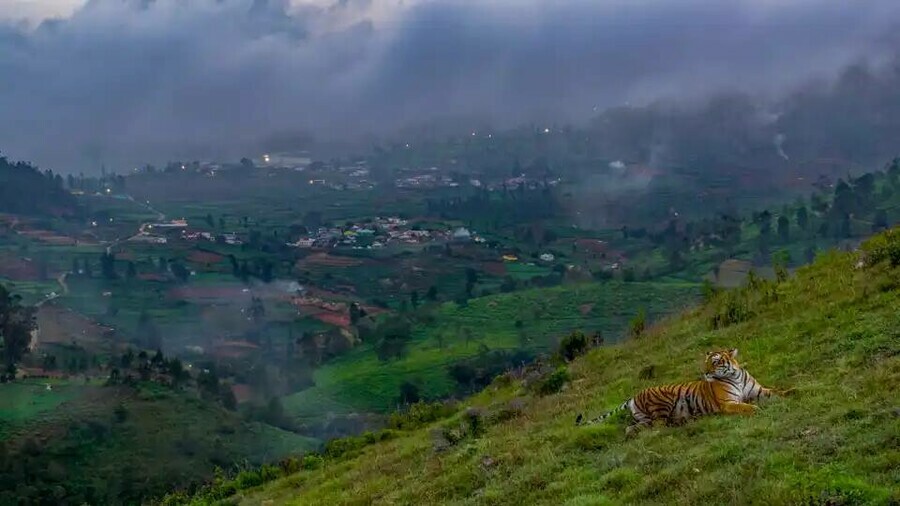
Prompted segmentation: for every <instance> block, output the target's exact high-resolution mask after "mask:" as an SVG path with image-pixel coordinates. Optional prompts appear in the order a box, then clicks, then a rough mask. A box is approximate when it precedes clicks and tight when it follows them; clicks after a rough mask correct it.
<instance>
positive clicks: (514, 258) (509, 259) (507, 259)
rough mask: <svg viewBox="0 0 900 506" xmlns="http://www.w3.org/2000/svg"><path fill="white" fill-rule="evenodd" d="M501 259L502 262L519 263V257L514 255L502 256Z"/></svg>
mask: <svg viewBox="0 0 900 506" xmlns="http://www.w3.org/2000/svg"><path fill="white" fill-rule="evenodd" d="M502 258H503V261H504V262H518V261H519V257H517V256H515V255H503V257H502Z"/></svg>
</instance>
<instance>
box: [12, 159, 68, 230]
mask: <svg viewBox="0 0 900 506" xmlns="http://www.w3.org/2000/svg"><path fill="white" fill-rule="evenodd" d="M0 212H3V213H17V214H25V215H41V216H47V215H49V216H65V215H71V214H73V213H75V212H76V204H75V199H74V198H73V197H72V195H71V194H70V193H69V192H68V191H66V190H65V189H64V187H63V179H62V177H61V176H60V175H58V174H57V175H54V174H53V172H52V171H49V170H48V171H46V172H44V173H41V172H40V171H39V170H37V169H36V168H34V167H32V166H31V165H29V164H28V163H25V162H10V161H9V160H7V159H6V157H3V156H0Z"/></svg>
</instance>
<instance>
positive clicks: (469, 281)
mask: <svg viewBox="0 0 900 506" xmlns="http://www.w3.org/2000/svg"><path fill="white" fill-rule="evenodd" d="M477 282H478V271H476V270H475V269H473V268H471V267H466V295H468V296H469V297H471V296H472V289H473V288H475V283H477Z"/></svg>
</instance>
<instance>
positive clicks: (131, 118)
mask: <svg viewBox="0 0 900 506" xmlns="http://www.w3.org/2000/svg"><path fill="white" fill-rule="evenodd" d="M0 20H2V21H0V73H2V74H3V76H4V78H3V79H2V80H0V113H2V114H3V117H4V121H3V122H2V123H0V149H2V150H3V152H4V153H5V154H6V155H8V156H10V157H11V158H13V159H18V158H22V159H28V160H32V161H34V162H36V163H37V164H39V165H41V166H44V167H52V168H54V169H55V170H61V171H79V170H83V171H90V172H93V171H96V170H98V168H99V166H100V164H105V165H107V166H108V167H111V168H114V169H116V170H127V168H129V167H131V166H135V165H138V164H142V163H147V162H155V163H158V162H161V161H164V160H170V159H181V158H187V159H223V158H234V157H239V156H243V155H245V154H252V153H255V152H257V150H259V149H262V148H261V146H264V145H265V144H266V142H267V141H269V140H271V139H273V138H279V139H295V138H296V139H304V141H302V142H301V141H298V142H297V144H298V146H297V147H305V146H303V145H308V144H309V140H308V139H310V138H313V139H316V140H317V141H320V142H334V141H339V142H345V143H347V142H360V141H365V142H371V140H373V139H395V140H396V139H397V138H398V136H401V135H402V134H401V133H400V132H401V131H403V128H404V127H410V126H411V125H424V124H430V125H454V126H457V127H461V126H464V125H469V124H471V125H491V126H494V127H504V126H511V125H517V124H522V123H527V122H546V123H555V124H561V123H567V122H579V121H584V120H586V119H588V118H590V117H591V116H593V115H595V114H597V113H598V112H599V111H601V110H603V109H604V108H607V107H610V106H615V105H621V104H626V103H630V104H643V103H648V102H652V101H655V100H659V99H666V100H676V101H681V102H690V101H693V100H696V99H698V98H703V97H705V96H708V95H710V94H712V93H716V92H720V91H743V92H748V93H751V94H754V95H755V96H760V97H777V96H779V95H781V94H783V93H785V92H787V91H789V90H792V89H794V88H796V87H798V86H800V85H802V84H804V83H807V82H809V81H811V80H824V81H828V80H829V79H831V78H833V77H834V76H835V75H837V73H838V72H840V71H841V70H842V69H844V68H846V67H847V66H848V65H850V64H854V63H858V62H866V63H868V64H871V65H874V66H876V67H877V66H879V65H882V64H884V63H885V62H890V61H891V60H892V58H894V56H895V55H894V47H896V39H895V38H894V37H892V36H891V33H892V32H893V31H895V30H896V28H897V25H898V21H900V3H898V2H896V0H872V1H864V2H839V1H825V0H798V1H790V2H780V1H750V0H743V1H728V2H723V1H721V0H688V1H669V0H646V1H640V2H635V1H601V2H597V1H570V2H564V3H563V2H560V3H557V2H543V1H534V0H521V1H512V0H503V1H492V2H475V1H463V0H433V1H424V0H419V1H410V0H405V1H389V0H338V1H334V2H327V1H319V2H300V1H287V0H196V1H192V2H184V1H179V0H89V1H88V2H83V1H82V2H77V1H73V0H32V1H27V0H13V1H12V2H11V3H10V2H3V4H2V5H0Z"/></svg>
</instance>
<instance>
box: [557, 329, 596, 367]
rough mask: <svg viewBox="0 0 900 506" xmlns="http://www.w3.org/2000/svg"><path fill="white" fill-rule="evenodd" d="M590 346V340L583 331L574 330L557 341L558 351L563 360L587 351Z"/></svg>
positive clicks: (576, 356)
mask: <svg viewBox="0 0 900 506" xmlns="http://www.w3.org/2000/svg"><path fill="white" fill-rule="evenodd" d="M590 347H591V343H590V340H589V339H588V337H587V336H586V335H584V332H582V331H580V330H575V331H573V332H572V333H571V334H569V335H567V336H566V337H564V338H563V340H562V341H561V342H560V343H559V351H558V353H559V355H560V356H561V357H562V358H563V359H564V360H566V361H567V362H570V361H572V360H575V359H576V358H578V357H580V356H581V355H584V354H585V353H587V351H588V350H589V349H590Z"/></svg>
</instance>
